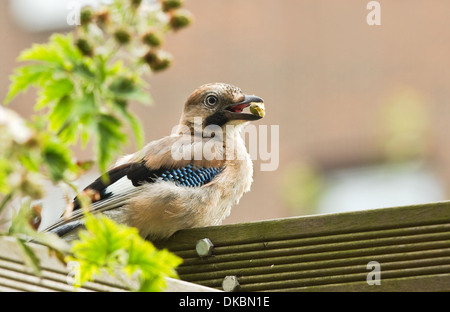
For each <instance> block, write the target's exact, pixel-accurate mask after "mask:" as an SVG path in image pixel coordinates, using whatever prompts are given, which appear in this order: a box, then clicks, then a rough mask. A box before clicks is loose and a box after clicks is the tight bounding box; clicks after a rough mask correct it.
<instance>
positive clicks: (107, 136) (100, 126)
mask: <svg viewBox="0 0 450 312" xmlns="http://www.w3.org/2000/svg"><path fill="white" fill-rule="evenodd" d="M121 128H122V124H121V122H120V120H119V119H117V118H115V117H113V116H111V115H107V114H100V115H99V116H98V117H97V157H98V163H99V168H100V170H101V172H104V171H105V170H106V167H107V166H108V164H109V162H110V161H111V160H112V159H113V157H114V154H115V153H116V152H118V151H119V150H120V146H121V144H122V143H123V142H125V141H126V138H127V137H126V135H125V134H124V133H122V131H121V130H122V129H121Z"/></svg>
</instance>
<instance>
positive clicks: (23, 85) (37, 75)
mask: <svg viewBox="0 0 450 312" xmlns="http://www.w3.org/2000/svg"><path fill="white" fill-rule="evenodd" d="M51 74H52V72H51V69H50V68H49V67H46V66H43V65H26V66H22V67H19V68H17V69H16V70H15V71H14V74H13V75H11V76H10V79H11V84H10V86H9V90H8V94H7V95H6V98H5V103H9V102H10V101H11V100H12V99H13V98H14V97H15V96H16V95H17V94H19V93H20V92H24V91H26V90H27V89H28V88H29V87H30V86H33V85H34V86H36V85H39V84H40V83H42V81H46V80H47V79H48V78H49V77H50V76H51Z"/></svg>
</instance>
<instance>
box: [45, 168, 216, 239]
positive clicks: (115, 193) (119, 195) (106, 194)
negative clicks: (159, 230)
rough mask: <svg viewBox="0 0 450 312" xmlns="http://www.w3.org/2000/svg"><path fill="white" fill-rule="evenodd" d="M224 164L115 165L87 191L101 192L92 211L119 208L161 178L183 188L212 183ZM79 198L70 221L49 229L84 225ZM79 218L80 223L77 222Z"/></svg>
mask: <svg viewBox="0 0 450 312" xmlns="http://www.w3.org/2000/svg"><path fill="white" fill-rule="evenodd" d="M223 169H224V167H220V168H213V167H210V168H206V167H194V166H193V165H192V164H188V165H187V166H185V167H181V168H173V169H166V168H160V169H156V170H155V169H149V168H148V167H147V166H145V162H140V163H129V164H124V165H122V166H119V167H117V168H114V169H112V170H110V171H109V172H108V177H109V179H108V183H105V182H104V180H103V179H102V178H101V177H100V178H98V179H97V180H95V181H94V182H92V183H91V184H90V185H88V186H87V187H86V188H85V190H88V189H91V190H94V191H96V192H98V194H99V199H98V200H97V201H95V202H93V203H92V211H105V210H110V209H114V208H118V207H120V206H121V205H122V204H123V202H124V201H125V200H126V199H128V198H130V197H131V196H132V195H133V194H134V193H135V192H138V191H139V187H140V186H142V185H143V184H146V183H158V182H161V181H166V182H173V183H175V184H176V185H178V186H180V187H201V186H203V185H206V184H208V183H209V182H211V181H212V180H213V179H214V178H215V177H216V176H217V175H218V174H220V173H221V172H222V171H223ZM79 208H80V204H79V202H78V200H77V198H75V199H74V212H73V213H72V217H71V218H70V220H60V221H59V222H57V223H56V224H54V225H53V226H51V227H50V228H48V229H47V231H51V232H54V233H56V234H58V235H59V236H63V235H65V234H67V233H69V232H71V231H72V230H74V229H75V228H77V227H79V226H80V225H82V220H80V219H81V218H82V212H81V209H79ZM77 219H78V220H77ZM75 220H77V222H75Z"/></svg>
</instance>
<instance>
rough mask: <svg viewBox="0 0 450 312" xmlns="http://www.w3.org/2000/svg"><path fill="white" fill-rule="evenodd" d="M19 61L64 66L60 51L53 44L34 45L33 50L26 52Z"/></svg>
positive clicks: (20, 56)
mask: <svg viewBox="0 0 450 312" xmlns="http://www.w3.org/2000/svg"><path fill="white" fill-rule="evenodd" d="M17 60H18V61H22V62H23V61H41V62H48V63H54V64H62V62H63V61H62V59H61V56H60V54H59V53H58V50H57V49H56V48H55V46H53V45H51V44H37V43H35V44H33V45H32V47H31V48H29V49H26V50H24V51H23V52H22V53H21V54H20V55H19V57H18V58H17Z"/></svg>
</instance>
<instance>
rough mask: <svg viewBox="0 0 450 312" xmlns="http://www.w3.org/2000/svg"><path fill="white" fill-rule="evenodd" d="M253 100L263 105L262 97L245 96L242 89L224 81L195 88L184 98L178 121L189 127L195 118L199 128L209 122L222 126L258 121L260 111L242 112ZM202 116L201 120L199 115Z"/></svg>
mask: <svg viewBox="0 0 450 312" xmlns="http://www.w3.org/2000/svg"><path fill="white" fill-rule="evenodd" d="M252 103H254V104H253V105H255V104H259V105H262V104H263V99H261V98H260V97H257V96H255V95H246V94H244V93H242V91H241V89H239V88H238V87H235V86H233V85H229V84H225V83H210V84H206V85H203V86H201V87H199V88H197V89H196V90H195V91H194V92H192V94H191V95H190V96H189V98H188V99H187V101H186V104H185V106H184V112H183V115H182V117H181V122H180V124H182V125H186V126H188V127H190V128H191V127H192V126H193V125H194V122H195V118H197V120H201V121H202V128H203V129H204V128H205V127H206V126H209V125H217V126H219V127H222V128H223V127H224V126H226V125H239V124H243V123H245V122H248V121H252V120H258V119H261V118H262V117H263V114H262V113H258V112H255V110H252V111H253V112H250V111H249V112H244V109H246V108H248V107H250V105H252ZM199 117H200V118H201V119H200V118H199Z"/></svg>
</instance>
